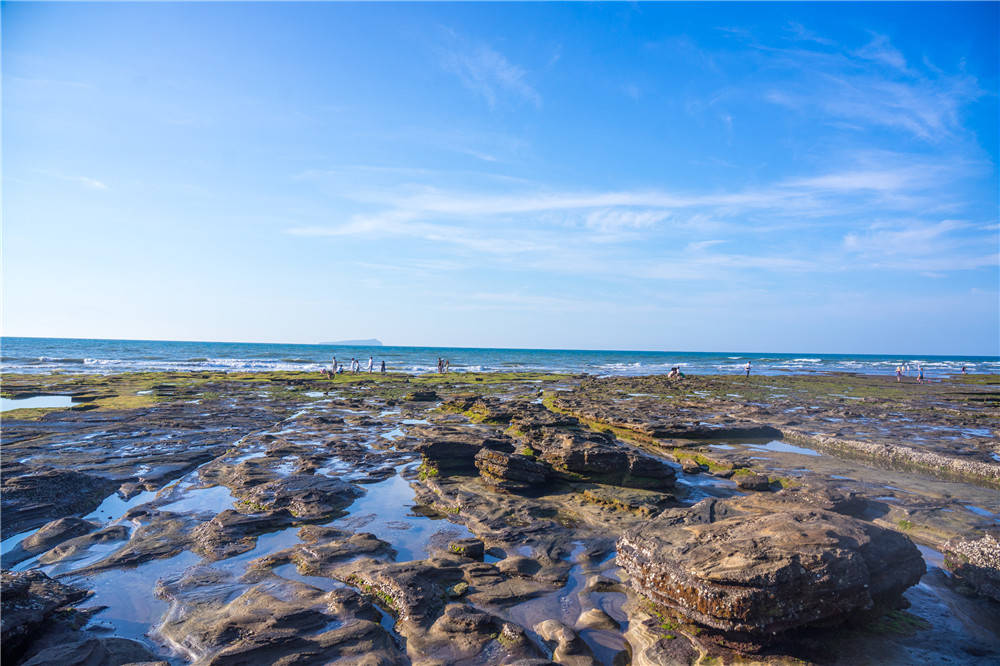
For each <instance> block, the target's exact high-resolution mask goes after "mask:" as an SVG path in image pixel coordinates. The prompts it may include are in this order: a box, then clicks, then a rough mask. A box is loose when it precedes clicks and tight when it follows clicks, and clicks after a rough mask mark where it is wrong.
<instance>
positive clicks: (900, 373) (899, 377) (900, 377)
mask: <svg viewBox="0 0 1000 666" xmlns="http://www.w3.org/2000/svg"><path fill="white" fill-rule="evenodd" d="M901 381H903V366H901V365H897V366H896V383H897V384H898V383H900V382H901Z"/></svg>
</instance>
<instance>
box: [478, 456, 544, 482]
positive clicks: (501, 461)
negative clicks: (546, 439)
mask: <svg viewBox="0 0 1000 666" xmlns="http://www.w3.org/2000/svg"><path fill="white" fill-rule="evenodd" d="M475 463H476V468H477V469H478V470H479V475H480V476H481V477H482V479H483V481H484V482H485V483H486V484H488V485H490V486H493V487H494V488H499V489H501V490H508V491H511V492H525V491H529V490H531V489H532V488H537V487H538V486H540V485H541V484H543V483H545V480H546V479H547V478H548V477H549V475H550V474H551V472H552V469H551V468H550V467H549V466H548V465H545V464H543V463H541V462H539V461H537V460H535V459H534V458H529V457H528V456H524V455H520V454H517V453H503V452H502V451H494V450H491V449H483V450H481V451H480V452H479V453H478V454H476V458H475Z"/></svg>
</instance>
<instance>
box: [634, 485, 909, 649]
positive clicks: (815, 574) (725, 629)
mask: <svg viewBox="0 0 1000 666" xmlns="http://www.w3.org/2000/svg"><path fill="white" fill-rule="evenodd" d="M618 563H619V564H620V565H621V566H622V567H624V569H625V570H626V571H627V572H628V574H629V576H630V584H631V585H632V587H633V588H634V589H636V591H638V592H640V593H641V594H643V595H644V596H646V597H648V598H649V599H650V600H652V601H653V602H654V603H656V604H660V605H662V606H665V607H668V608H671V609H674V610H676V611H678V612H680V613H682V614H683V615H684V616H686V617H687V618H689V619H690V620H692V621H694V622H696V623H698V624H700V625H703V626H705V627H707V628H710V629H713V630H716V631H719V632H721V633H722V634H723V635H724V636H725V637H726V638H727V639H728V640H731V641H735V642H736V643H740V642H746V643H747V644H754V643H758V644H760V643H766V642H768V641H770V640H772V639H773V637H774V636H775V635H776V634H779V633H781V632H785V631H788V630H789V629H793V628H796V627H803V626H808V625H815V624H830V623H838V622H843V621H846V620H848V619H857V618H858V617H859V616H861V615H863V614H866V613H878V612H880V611H884V610H886V609H891V608H892V607H894V605H896V604H897V603H898V602H899V598H900V595H901V594H902V593H903V592H904V591H905V590H906V589H907V588H909V587H910V586H912V585H914V584H916V582H917V581H918V580H919V579H920V577H921V576H922V575H923V573H924V570H925V567H924V562H923V559H922V558H921V555H920V552H919V551H918V550H917V548H916V547H915V546H914V545H913V544H912V543H911V542H910V540H909V539H907V538H906V537H905V536H903V535H901V534H898V533H895V532H891V531H889V530H886V529H884V528H880V527H877V526H875V525H872V524H870V523H865V522H862V521H858V520H855V519H852V518H849V517H846V516H843V515H841V514H835V513H831V512H827V511H822V510H815V509H810V510H805V509H798V510H795V509H791V508H784V507H780V506H779V507H775V508H774V509H773V510H771V511H759V510H758V507H752V506H747V507H744V506H742V505H741V504H740V502H739V501H738V500H726V501H722V500H714V499H710V500H704V501H702V502H700V503H698V504H696V505H695V506H693V507H691V508H690V509H672V510H668V511H666V512H664V513H663V514H661V515H660V516H659V517H657V518H656V519H654V520H652V521H650V522H649V523H647V524H645V525H642V526H640V527H636V528H633V529H631V530H628V531H627V532H626V533H625V534H624V535H623V536H622V537H621V538H620V539H619V541H618Z"/></svg>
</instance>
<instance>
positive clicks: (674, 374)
mask: <svg viewBox="0 0 1000 666" xmlns="http://www.w3.org/2000/svg"><path fill="white" fill-rule="evenodd" d="M680 376H681V369H680V368H676V367H674V368H670V374H668V375H667V379H680Z"/></svg>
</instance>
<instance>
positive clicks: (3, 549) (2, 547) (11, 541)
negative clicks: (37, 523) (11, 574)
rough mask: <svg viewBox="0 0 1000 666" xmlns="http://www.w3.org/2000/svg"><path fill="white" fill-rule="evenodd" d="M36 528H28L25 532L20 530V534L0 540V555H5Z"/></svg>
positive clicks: (35, 530)
mask: <svg viewBox="0 0 1000 666" xmlns="http://www.w3.org/2000/svg"><path fill="white" fill-rule="evenodd" d="M37 531H38V529H37V528H35V529H33V530H28V531H27V532H21V533H20V534H15V535H14V536H9V537H7V538H6V539H4V540H3V541H0V555H6V554H7V553H9V552H10V551H12V550H14V549H15V548H16V547H17V546H18V545H20V543H21V542H22V541H24V540H25V539H27V538H28V537H30V536H31V535H32V534H34V533H35V532H37Z"/></svg>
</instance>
